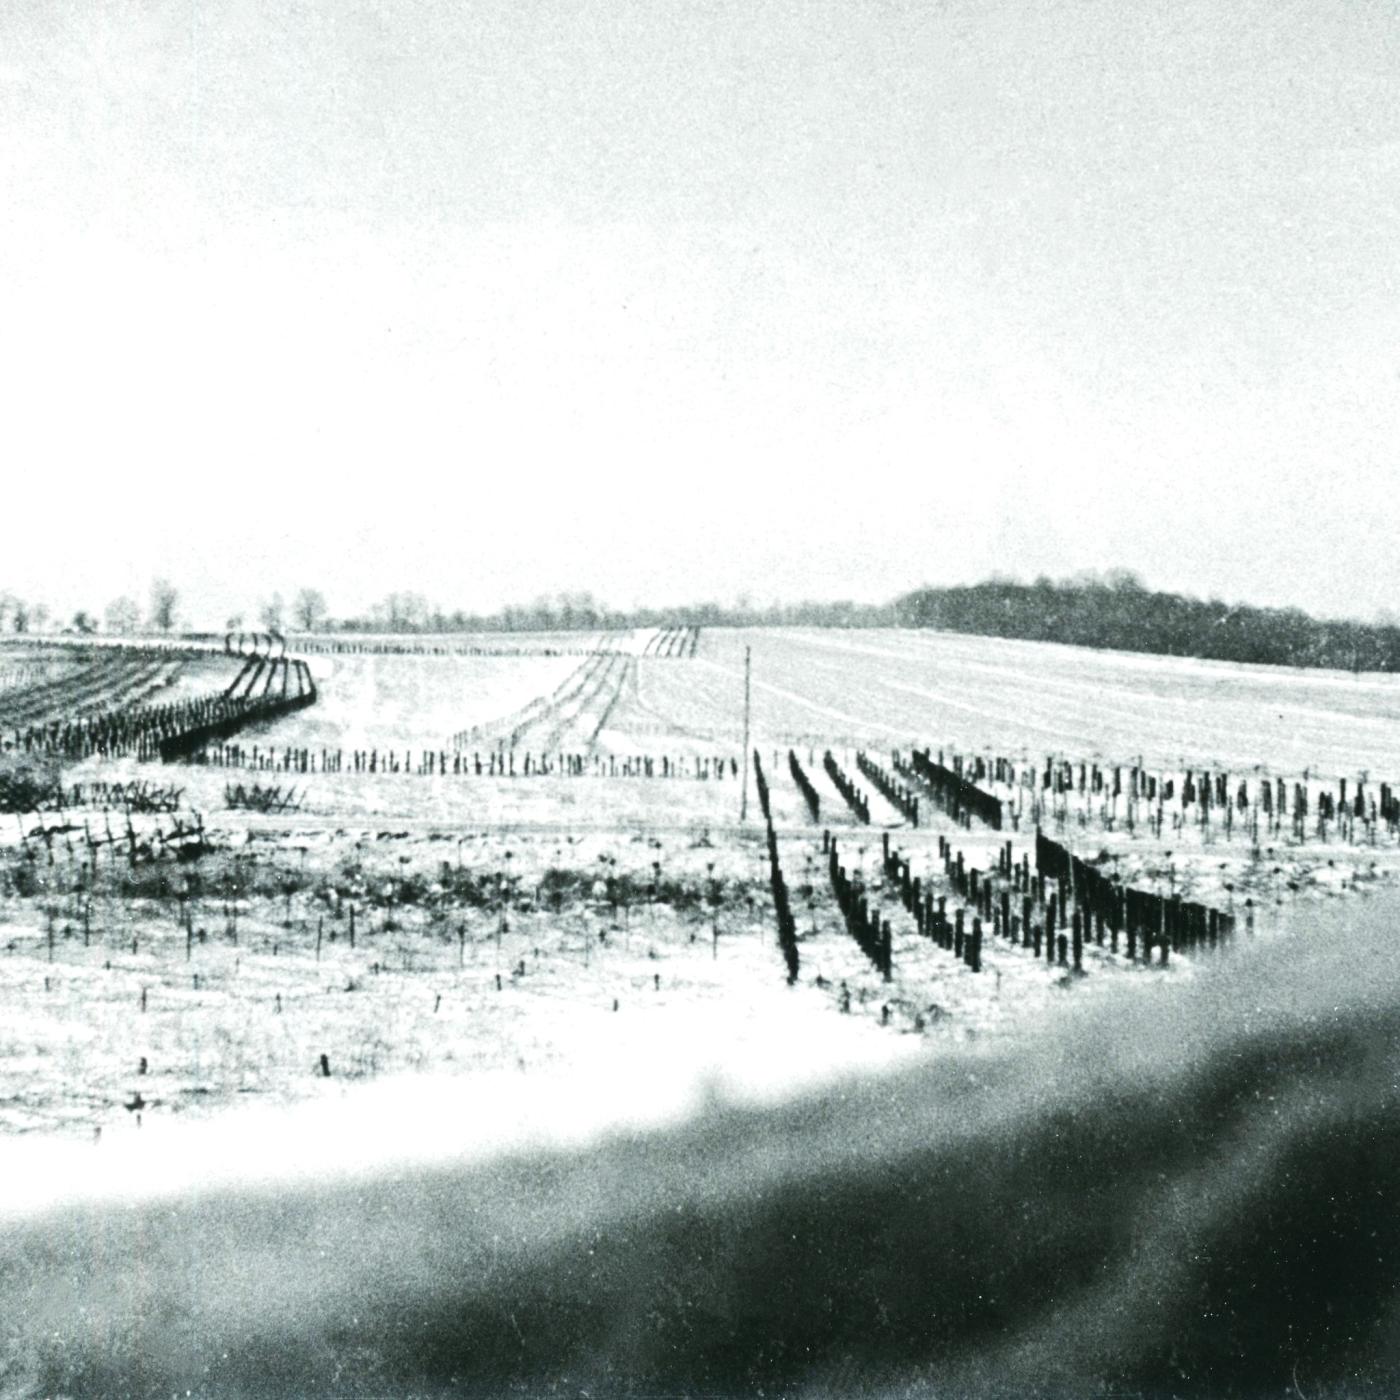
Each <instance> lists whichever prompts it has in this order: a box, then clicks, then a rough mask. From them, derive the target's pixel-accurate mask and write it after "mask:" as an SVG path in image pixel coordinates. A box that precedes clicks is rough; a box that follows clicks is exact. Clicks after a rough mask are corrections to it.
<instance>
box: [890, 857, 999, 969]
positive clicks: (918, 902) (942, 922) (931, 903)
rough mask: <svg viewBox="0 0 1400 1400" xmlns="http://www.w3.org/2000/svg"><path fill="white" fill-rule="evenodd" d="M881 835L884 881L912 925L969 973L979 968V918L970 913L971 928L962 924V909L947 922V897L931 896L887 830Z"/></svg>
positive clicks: (980, 928) (980, 922)
mask: <svg viewBox="0 0 1400 1400" xmlns="http://www.w3.org/2000/svg"><path fill="white" fill-rule="evenodd" d="M881 835H882V857H883V866H884V872H885V880H886V881H887V882H888V883H889V884H890V885H892V886H893V887H894V888H895V890H896V891H897V892H898V894H899V900H900V903H901V904H903V905H904V907H905V909H906V910H908V912H909V913H910V914H912V915H913V916H914V925H915V927H916V928H917V929H918V931H919V935H920V937H922V938H928V939H931V940H932V941H933V942H934V943H936V944H937V945H938V946H939V947H940V948H943V949H946V950H947V951H948V952H950V953H952V954H953V956H954V957H956V958H957V959H958V960H959V961H960V962H963V963H965V964H966V965H967V966H968V967H969V968H970V969H971V970H972V971H973V972H981V971H982V920H981V918H980V917H978V916H974V917H973V920H972V927H971V928H970V929H969V928H965V927H964V921H963V920H964V911H963V910H962V909H961V908H958V909H955V910H954V911H953V920H952V922H951V923H949V921H948V906H947V896H946V895H939V896H938V897H937V902H936V903H935V897H934V894H933V892H932V891H931V890H929V889H927V888H926V887H925V885H924V882H923V879H922V877H920V876H917V875H915V874H914V873H913V870H912V869H911V867H910V864H909V861H908V860H907V859H905V857H904V856H902V855H901V854H900V853H899V851H898V850H897V849H895V848H893V847H892V846H891V845H890V834H889V832H888V831H886V832H883V833H881Z"/></svg>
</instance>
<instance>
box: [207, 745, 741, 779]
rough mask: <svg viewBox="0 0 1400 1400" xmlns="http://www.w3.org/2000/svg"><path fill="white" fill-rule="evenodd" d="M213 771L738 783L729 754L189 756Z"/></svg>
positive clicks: (231, 748) (271, 750) (245, 751)
mask: <svg viewBox="0 0 1400 1400" xmlns="http://www.w3.org/2000/svg"><path fill="white" fill-rule="evenodd" d="M191 761H192V762H194V763H197V764H202V765H206V766H209V767H215V768H251V769H256V770H258V771H261V772H273V773H373V774H376V775H378V774H390V775H392V774H408V775H413V776H418V777H424V776H426V777H472V776H474V777H479V778H515V777H555V778H582V777H609V778H694V779H697V780H700V781H710V780H719V779H722V778H737V777H738V776H739V760H738V759H737V758H736V757H733V756H731V755H725V754H709V755H705V754H697V755H695V756H694V757H693V758H681V757H678V756H676V755H673V754H623V755H620V756H619V755H617V754H598V753H591V754H590V753H566V752H563V751H558V752H555V753H535V752H530V751H525V752H521V751H518V750H516V749H493V750H490V751H488V752H486V753H482V752H480V751H479V750H473V751H471V752H466V751H464V750H460V749H420V750H418V752H417V757H416V760H415V756H414V751H413V750H411V749H404V750H397V749H378V748H372V749H349V750H346V749H324V748H323V749H313V748H294V747H291V746H282V747H278V746H268V747H266V748H264V747H261V746H259V745H256V744H255V745H252V746H251V747H244V746H243V745H240V744H219V745H214V746H210V747H207V748H206V749H204V750H203V751H202V752H200V753H197V754H194V755H192V756H191Z"/></svg>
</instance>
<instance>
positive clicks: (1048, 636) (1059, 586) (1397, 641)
mask: <svg viewBox="0 0 1400 1400" xmlns="http://www.w3.org/2000/svg"><path fill="white" fill-rule="evenodd" d="M894 613H895V619H896V621H897V622H898V624H899V625H902V626H907V627H937V628H943V629H946V630H947V631H950V632H970V633H975V634H977V635H979V636H987V637H1014V638H1018V639H1020V640H1025V641H1040V642H1064V643H1067V644H1069V645H1073V646H1084V647H1106V648H1111V649H1114V650H1118V651H1140V652H1153V653H1159V654H1161V655H1164V656H1196V657H1202V658H1205V659H1208V660H1217V661H1244V662H1253V663H1256V664H1260V665H1272V666H1314V667H1316V666H1325V667H1333V668H1336V669H1338V670H1349V671H1400V627H1397V626H1394V625H1392V624H1391V623H1389V622H1378V623H1365V622H1331V621H1322V620H1319V619H1317V618H1313V617H1309V616H1308V614H1307V613H1305V612H1302V611H1300V610H1299V609H1297V608H1259V607H1248V606H1244V605H1241V604H1231V603H1223V602H1221V601H1220V600H1219V599H1218V598H1211V599H1209V600H1207V601H1205V602H1202V601H1201V600H1200V599H1199V598H1189V597H1185V596H1183V595H1182V594H1179V593H1160V592H1155V591H1152V590H1149V589H1148V588H1147V587H1146V586H1145V585H1144V584H1143V582H1142V580H1141V579H1139V578H1138V577H1137V575H1135V574H1132V573H1128V572H1127V571H1124V570H1113V571H1111V572H1110V573H1108V574H1106V575H1103V576H1099V575H1095V574H1088V575H1085V574H1081V575H1077V576H1076V577H1074V578H1071V579H1063V580H1060V581H1058V582H1052V581H1051V580H1050V579H1048V578H1038V579H1036V581H1035V582H1034V583H1030V584H1025V583H1020V582H1017V581H1015V580H1010V579H1003V578H992V579H989V580H987V581H986V582H984V583H978V584H972V585H970V586H964V587H956V588H920V589H917V590H916V591H914V592H912V593H909V594H906V595H905V596H904V597H902V598H900V599H899V600H898V601H897V602H896V603H895V605H894Z"/></svg>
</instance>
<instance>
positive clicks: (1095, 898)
mask: <svg viewBox="0 0 1400 1400" xmlns="http://www.w3.org/2000/svg"><path fill="white" fill-rule="evenodd" d="M1035 851H1036V868H1037V870H1039V871H1041V872H1043V873H1045V874H1048V875H1050V876H1051V877H1052V878H1054V879H1055V880H1056V881H1057V883H1058V884H1059V886H1060V888H1061V889H1063V890H1066V891H1068V892H1070V895H1071V897H1072V898H1073V899H1074V900H1075V903H1076V905H1077V906H1078V907H1079V908H1081V909H1083V911H1084V916H1085V918H1086V920H1088V921H1089V922H1090V923H1091V924H1093V925H1094V927H1095V928H1096V936H1095V941H1096V942H1098V943H1100V944H1101V943H1102V942H1103V938H1104V927H1105V925H1107V926H1108V929H1109V930H1110V933H1111V946H1112V948H1113V950H1114V951H1115V952H1116V951H1117V948H1118V935H1119V931H1120V930H1121V931H1123V932H1124V933H1125V934H1126V937H1127V944H1128V955H1129V957H1132V956H1133V955H1134V953H1135V945H1136V944H1137V942H1138V941H1139V940H1141V942H1142V946H1143V956H1144V958H1149V957H1150V956H1151V949H1152V947H1153V946H1154V945H1155V946H1157V947H1159V948H1160V950H1161V959H1162V961H1163V962H1166V961H1167V955H1168V949H1171V950H1172V951H1173V952H1192V951H1195V950H1197V949H1202V948H1206V949H1211V950H1214V949H1216V948H1218V947H1220V946H1221V945H1222V944H1223V943H1225V942H1227V941H1228V940H1229V939H1230V938H1231V937H1233V935H1234V932H1235V916H1234V915H1233V914H1231V913H1227V912H1225V911H1223V910H1220V909H1215V908H1211V907H1209V906H1207V905H1204V904H1200V903H1197V902H1195V901H1193V900H1184V899H1181V898H1180V897H1178V896H1176V895H1171V896H1165V897H1164V896H1162V895H1160V894H1157V893H1156V892H1155V891H1153V890H1141V889H1134V888H1132V887H1131V886H1125V885H1122V884H1119V883H1118V882H1117V881H1115V880H1111V879H1109V877H1108V876H1106V875H1105V874H1104V873H1103V872H1102V871H1101V870H1098V869H1096V868H1095V867H1094V866H1092V865H1089V864H1087V863H1086V862H1085V861H1083V860H1081V859H1080V858H1079V857H1078V856H1076V855H1074V854H1073V853H1072V852H1071V851H1069V850H1067V849H1066V848H1065V847H1064V846H1062V845H1061V844H1060V843H1059V842H1058V841H1055V840H1053V839H1052V838H1050V837H1048V836H1046V835H1045V834H1044V833H1043V832H1040V831H1037V832H1036V841H1035Z"/></svg>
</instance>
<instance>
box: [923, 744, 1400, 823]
mask: <svg viewBox="0 0 1400 1400" xmlns="http://www.w3.org/2000/svg"><path fill="white" fill-rule="evenodd" d="M939 758H940V762H941V760H942V754H941V753H940V755H939ZM952 761H953V765H954V767H953V771H954V773H955V774H958V775H962V774H964V769H965V770H966V773H967V774H970V775H971V776H970V779H965V780H970V781H972V782H973V783H974V785H975V784H976V783H978V782H981V781H983V780H984V779H987V780H990V781H993V782H996V783H999V784H1004V785H1006V786H1008V787H1010V788H1011V789H1012V792H1013V798H1019V797H1021V796H1022V795H1023V794H1024V793H1026V792H1030V793H1031V801H1030V804H1029V813H1028V815H1029V818H1030V820H1031V821H1033V822H1034V823H1035V824H1036V825H1041V824H1043V823H1044V822H1046V821H1050V820H1053V821H1055V822H1056V823H1057V824H1061V825H1063V823H1064V822H1066V821H1067V820H1068V819H1069V815H1070V813H1069V807H1068V799H1069V798H1070V797H1072V796H1073V795H1074V794H1075V793H1078V794H1079V795H1080V797H1082V798H1086V799H1087V798H1091V797H1100V798H1101V799H1102V801H1103V804H1104V806H1103V810H1102V812H1101V819H1102V821H1103V823H1104V826H1105V827H1106V829H1108V830H1112V829H1113V827H1114V824H1115V823H1116V821H1117V820H1118V819H1119V802H1120V799H1121V800H1122V802H1123V812H1122V817H1123V820H1124V822H1125V825H1126V827H1127V829H1128V830H1130V831H1131V830H1133V829H1134V828H1135V826H1136V824H1137V823H1138V822H1139V821H1144V820H1145V822H1146V823H1147V824H1148V825H1149V826H1150V827H1151V828H1152V830H1153V831H1154V832H1155V834H1157V835H1158V836H1160V835H1161V833H1162V830H1163V828H1164V826H1165V824H1166V821H1167V817H1168V812H1167V810H1166V809H1167V807H1168V805H1169V804H1178V805H1179V809H1180V810H1179V812H1177V813H1173V814H1171V820H1172V826H1173V829H1177V830H1179V829H1182V828H1183V827H1185V826H1186V825H1187V823H1188V821H1192V822H1194V823H1195V824H1196V825H1199V826H1200V827H1202V828H1203V829H1204V830H1207V831H1209V830H1210V829H1211V828H1212V825H1213V824H1215V825H1219V826H1221V827H1223V829H1224V832H1225V835H1226V837H1227V838H1228V837H1231V836H1232V835H1233V834H1234V828H1235V826H1236V825H1240V826H1242V827H1243V829H1244V830H1245V831H1247V832H1248V834H1249V835H1250V836H1251V837H1253V838H1254V839H1256V840H1257V839H1258V837H1259V835H1260V831H1261V827H1262V829H1263V831H1264V832H1265V833H1266V834H1267V835H1270V836H1275V837H1276V836H1279V835H1281V834H1282V833H1283V832H1284V830H1285V827H1287V828H1288V829H1289V830H1291V832H1292V835H1293V836H1294V838H1295V839H1297V840H1299V841H1301V840H1304V839H1305V838H1306V836H1307V834H1308V825H1309V819H1310V818H1315V819H1316V821H1315V831H1316V834H1317V835H1318V836H1319V837H1320V838H1321V839H1322V840H1324V841H1325V840H1326V839H1327V837H1328V834H1329V828H1331V827H1333V826H1335V828H1336V829H1337V831H1338V832H1339V834H1340V835H1341V837H1342V839H1344V840H1348V841H1355V840H1356V838H1357V827H1358V825H1359V826H1360V828H1361V830H1362V832H1363V834H1364V835H1365V837H1366V838H1367V839H1369V840H1370V842H1371V843H1372V844H1374V842H1375V839H1376V835H1377V832H1378V830H1379V829H1380V828H1381V827H1384V828H1385V829H1386V830H1387V831H1388V832H1389V833H1390V834H1391V835H1392V836H1396V835H1400V792H1397V790H1396V789H1395V788H1394V787H1392V786H1391V785H1390V784H1389V783H1380V784H1378V785H1376V786H1375V787H1374V788H1371V789H1368V787H1367V783H1366V780H1365V779H1364V778H1362V779H1359V780H1357V781H1356V782H1355V783H1354V784H1352V783H1350V782H1349V781H1348V780H1347V779H1346V778H1339V779H1338V780H1337V788H1336V791H1335V792H1334V791H1332V790H1331V789H1329V788H1326V787H1324V788H1322V789H1321V790H1319V791H1317V792H1316V793H1315V794H1314V793H1313V792H1312V790H1311V789H1312V784H1311V781H1310V780H1309V778H1308V777H1307V775H1306V774H1305V775H1304V778H1303V780H1302V781H1301V782H1300V781H1297V780H1296V779H1295V780H1292V781H1289V780H1285V779H1284V778H1282V777H1276V778H1268V777H1263V778H1256V779H1254V780H1253V783H1254V788H1255V790H1254V792H1253V793H1251V790H1250V789H1251V780H1250V779H1248V778H1240V777H1232V776H1231V775H1230V774H1229V773H1228V772H1212V771H1210V770H1199V771H1198V770H1194V769H1187V770H1185V771H1184V772H1181V773H1179V774H1176V775H1163V774H1156V773H1151V772H1149V771H1148V770H1147V769H1146V768H1145V767H1144V766H1143V765H1142V764H1141V763H1140V762H1139V763H1138V764H1131V765H1117V766H1113V767H1109V766H1107V765H1105V766H1100V765H1099V764H1097V763H1093V762H1089V761H1079V762H1076V761H1073V760H1070V759H1064V758H1058V759H1057V758H1055V757H1054V756H1049V757H1047V758H1046V759H1045V763H1044V766H1043V768H1037V767H1036V765H1035V764H1031V763H1027V762H1026V761H1024V760H1013V759H1010V758H997V757H984V756H982V755H972V756H970V757H969V758H967V759H966V760H964V759H963V758H961V757H954V759H953V760H952ZM896 771H899V764H898V763H897V764H896ZM1040 793H1049V794H1050V802H1049V803H1048V804H1047V803H1045V802H1044V801H1042V800H1041V798H1040V797H1039V796H1038V795H1037V794H1040ZM1008 806H1009V809H1010V811H1011V815H1012V820H1013V822H1014V823H1015V824H1016V825H1017V827H1018V828H1019V825H1020V819H1021V818H1022V817H1023V816H1025V815H1027V813H1026V811H1025V808H1024V804H1018V803H1017V802H1016V801H1014V800H1013V802H1012V803H1010V804H1008ZM1141 806H1145V807H1146V809H1147V810H1146V814H1145V817H1144V816H1143V815H1142V814H1140V812H1139V808H1140V807H1141ZM1087 817H1088V814H1087V813H1086V812H1084V811H1081V812H1080V813H1079V818H1080V824H1081V825H1086V824H1087Z"/></svg>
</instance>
